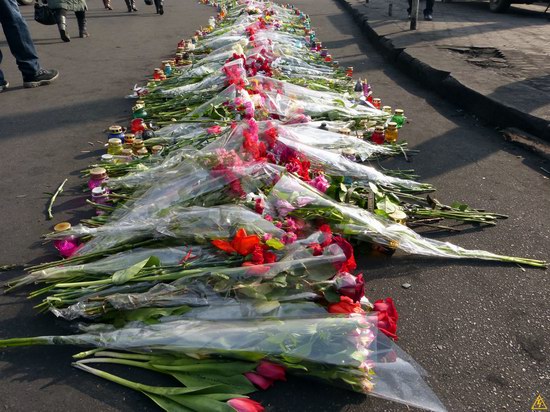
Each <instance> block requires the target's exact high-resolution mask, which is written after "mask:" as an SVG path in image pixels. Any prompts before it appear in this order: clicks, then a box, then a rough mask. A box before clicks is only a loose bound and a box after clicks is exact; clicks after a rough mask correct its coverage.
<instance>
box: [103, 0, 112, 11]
mask: <svg viewBox="0 0 550 412" xmlns="http://www.w3.org/2000/svg"><path fill="white" fill-rule="evenodd" d="M103 5H104V6H105V8H106V9H107V10H113V8H112V7H111V0H103Z"/></svg>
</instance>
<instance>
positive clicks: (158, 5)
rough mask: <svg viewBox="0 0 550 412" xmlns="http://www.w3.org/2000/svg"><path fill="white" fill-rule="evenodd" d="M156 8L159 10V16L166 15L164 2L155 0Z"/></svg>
mask: <svg viewBox="0 0 550 412" xmlns="http://www.w3.org/2000/svg"><path fill="white" fill-rule="evenodd" d="M155 7H156V8H157V14H160V15H163V14H164V2H163V0H155Z"/></svg>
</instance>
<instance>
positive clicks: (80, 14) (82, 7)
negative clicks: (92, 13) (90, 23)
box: [48, 0, 90, 42]
mask: <svg viewBox="0 0 550 412" xmlns="http://www.w3.org/2000/svg"><path fill="white" fill-rule="evenodd" d="M48 7H49V8H50V9H52V10H54V11H55V16H56V18H57V27H58V29H59V35H60V36H61V40H63V41H64V42H69V41H71V37H70V36H69V33H67V11H74V14H75V16H76V21H77V23H78V35H79V36H80V37H81V38H82V37H89V36H90V35H89V34H88V29H87V27H86V10H87V9H88V6H87V5H86V0H48Z"/></svg>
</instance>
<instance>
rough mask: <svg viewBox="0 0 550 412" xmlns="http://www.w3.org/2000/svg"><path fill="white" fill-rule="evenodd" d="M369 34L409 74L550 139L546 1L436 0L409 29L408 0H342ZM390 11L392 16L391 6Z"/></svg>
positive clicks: (499, 120)
mask: <svg viewBox="0 0 550 412" xmlns="http://www.w3.org/2000/svg"><path fill="white" fill-rule="evenodd" d="M339 1H340V2H341V3H342V4H343V5H344V6H345V8H346V9H348V10H349V11H351V12H352V14H353V16H354V18H355V20H356V21H357V22H358V23H359V24H360V25H361V26H362V28H363V29H364V31H365V32H366V34H367V35H368V36H369V38H370V39H371V40H373V41H374V42H375V44H378V45H379V46H380V47H381V48H382V51H384V52H385V53H386V54H387V55H388V57H389V58H390V59H391V60H393V61H394V62H395V63H397V64H398V65H399V66H400V67H401V68H403V69H404V70H406V71H407V72H409V74H411V75H412V76H414V77H416V78H417V79H419V80H421V81H423V82H424V83H425V84H427V85H429V86H430V87H432V88H434V89H436V90H437V91H438V92H439V93H440V94H442V95H444V96H445V97H446V98H448V99H450V100H452V101H454V102H455V103H458V104H459V105H461V106H462V107H463V108H465V109H467V110H468V111H470V112H472V113H474V114H476V115H478V116H479V117H482V118H484V119H486V120H488V121H489V122H490V123H491V124H493V125H495V126H499V127H509V126H513V127H517V128H520V129H522V130H524V131H527V132H530V133H532V134H534V135H536V136H538V137H540V138H543V139H545V140H546V141H547V142H548V141H550V48H549V45H550V20H549V17H550V13H547V14H544V13H543V11H544V9H545V6H546V5H545V4H544V5H543V3H539V4H537V5H512V7H511V9H510V11H509V12H508V13H507V14H496V13H491V12H490V11H489V5H488V3H486V2H485V3H483V2H454V3H440V2H436V4H435V6H434V20H433V21H431V22H428V21H424V20H423V18H422V10H423V8H424V4H425V3H424V2H423V1H421V3H420V10H419V18H420V20H419V21H418V25H417V26H418V29H417V30H416V31H410V30H409V26H410V22H409V20H408V18H407V11H406V9H407V1H406V0H398V1H394V0H369V2H368V3H365V1H364V0H339ZM391 3H393V4H392V16H389V14H388V12H389V8H390V4H391Z"/></svg>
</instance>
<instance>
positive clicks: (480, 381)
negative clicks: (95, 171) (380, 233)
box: [0, 0, 550, 412]
mask: <svg viewBox="0 0 550 412" xmlns="http://www.w3.org/2000/svg"><path fill="white" fill-rule="evenodd" d="M294 4H296V5H297V6H298V7H300V8H301V9H303V10H304V11H305V12H306V13H309V14H310V16H311V18H312V22H313V27H314V29H315V30H316V32H317V33H318V36H319V38H320V39H321V40H323V41H324V44H325V45H326V47H328V48H329V49H330V51H331V54H332V55H333V56H334V57H335V58H336V59H337V60H339V61H340V62H341V64H342V65H344V66H354V68H355V73H356V75H357V77H361V78H365V77H366V78H368V79H369V81H370V82H371V83H372V85H373V87H374V92H375V94H376V95H377V96H378V97H381V98H382V102H383V103H384V104H389V105H391V106H392V107H402V108H404V109H405V111H406V115H407V116H408V118H409V124H408V125H407V126H406V128H404V129H402V131H401V138H402V139H405V140H407V141H408V142H409V144H410V146H411V147H412V148H414V149H419V150H420V151H421V152H420V154H419V155H418V156H416V157H415V158H413V159H412V163H406V162H405V161H403V160H402V159H396V160H393V161H390V162H388V163H385V164H384V166H386V167H390V168H397V167H402V168H407V169H408V168H411V167H412V168H415V169H416V170H417V171H418V173H419V174H420V175H421V178H422V180H423V181H426V182H430V183H432V184H434V185H435V186H436V187H437V188H438V189H439V190H438V192H437V197H438V199H440V200H441V201H443V202H449V203H450V202H452V201H453V200H458V201H463V202H465V203H468V204H470V205H472V206H476V207H483V208H486V209H490V210H494V211H498V212H501V213H505V214H508V215H509V216H510V219H508V220H505V221H501V222H499V225H498V226H496V227H493V228H487V229H481V228H473V229H468V230H465V231H463V232H461V233H458V234H453V235H451V234H448V233H444V234H431V235H430V236H432V237H435V238H438V239H440V240H449V241H452V242H454V243H457V244H459V245H461V246H463V247H467V248H478V249H489V250H491V251H493V252H497V253H502V254H510V255H512V254H513V255H519V256H527V257H533V258H539V259H546V260H548V259H549V257H550V256H549V253H548V251H549V250H550V236H549V233H550V230H549V223H548V218H547V211H548V210H550V189H549V187H548V182H549V180H548V178H547V176H546V175H545V173H544V172H543V171H542V170H541V167H544V168H546V169H547V170H550V166H549V164H548V162H547V161H545V160H543V159H541V158H539V157H537V156H534V155H533V154H531V153H529V152H527V151H524V150H523V149H521V148H518V147H517V146H515V145H512V144H509V143H507V142H504V141H503V140H502V138H501V137H500V136H499V134H497V133H496V132H495V131H494V129H493V128H491V127H485V126H484V125H483V124H481V123H480V122H479V121H478V120H477V119H476V118H474V117H471V116H469V115H466V114H465V113H464V112H463V111H461V110H457V108H456V107H455V106H453V105H451V104H450V103H449V102H448V101H445V100H443V99H441V98H440V97H438V96H437V95H436V94H434V93H432V92H431V91H429V90H426V89H424V88H422V87H421V86H419V84H418V83H416V82H413V81H411V79H409V78H408V77H407V76H405V75H403V73H401V72H400V71H399V70H397V69H396V68H395V67H393V66H392V65H390V64H388V63H387V61H385V60H384V59H383V58H382V57H381V56H380V55H379V54H377V52H376V51H375V50H374V49H373V47H372V46H371V45H369V44H368V43H367V42H365V41H364V38H363V37H362V35H361V32H360V31H359V29H358V28H357V26H356V25H355V24H354V23H353V21H352V19H351V18H350V17H349V15H348V13H347V12H346V10H344V8H342V7H340V6H338V5H337V3H335V2H334V1H333V0H316V1H315V2H313V1H311V0H298V1H295V2H294ZM439 5H440V4H439V3H438V4H436V7H438V6H439ZM89 6H90V9H91V11H90V33H91V34H92V37H91V38H89V39H84V40H81V39H74V40H73V41H72V42H71V43H69V44H64V43H62V42H61V41H60V40H59V39H58V37H57V33H56V30H55V28H52V27H44V26H39V25H37V24H36V23H34V22H32V21H31V22H30V26H31V28H32V32H33V36H34V38H35V39H36V42H37V44H38V49H39V52H40V55H41V56H42V60H43V64H44V66H46V67H56V68H59V69H60V70H61V77H60V79H59V81H58V82H56V83H55V84H52V85H51V86H47V87H42V88H38V89H34V90H27V89H22V88H20V87H19V86H21V83H20V82H21V80H20V79H19V74H18V72H17V69H16V68H15V65H14V62H13V59H11V56H10V55H9V52H8V51H7V49H6V46H5V42H3V38H2V37H0V47H2V50H3V51H4V53H5V60H4V62H3V63H2V67H3V68H4V69H6V72H7V75H8V78H9V80H10V82H11V83H12V85H14V86H15V87H14V88H13V89H12V90H10V91H8V92H6V93H3V94H0V150H1V151H2V161H1V162H0V175H1V176H2V179H0V193H1V194H2V195H1V196H0V210H1V211H2V213H0V242H1V243H0V244H1V247H0V265H3V264H7V263H26V262H38V261H45V260H49V259H52V258H53V257H54V255H53V254H52V248H51V246H44V245H41V243H40V240H39V238H40V235H41V234H43V233H45V232H47V231H49V230H50V229H51V227H52V226H53V224H54V223H57V222H59V221H62V220H69V221H71V222H72V223H77V221H78V219H79V218H81V217H83V216H86V217H88V216H90V215H91V211H90V209H89V208H87V207H86V206H85V204H84V201H85V197H84V196H83V194H82V193H81V191H80V188H79V184H80V183H81V180H80V179H79V177H78V170H80V169H82V168H84V167H86V166H87V165H88V164H89V163H90V162H91V161H92V160H94V159H96V158H97V156H98V155H99V153H100V152H101V150H100V146H101V145H100V144H99V143H98V141H100V142H104V141H105V136H104V135H103V134H102V132H101V131H102V130H103V129H104V128H105V127H107V126H109V125H110V124H112V123H122V124H127V122H128V118H129V115H130V107H131V102H130V101H126V100H124V99H123V96H125V95H126V94H128V93H129V92H130V89H131V87H132V86H133V84H134V83H137V82H141V81H142V80H143V79H144V78H145V77H146V76H147V75H149V74H150V73H152V70H153V68H154V67H156V66H157V64H158V62H160V61H161V60H162V59H163V58H164V57H165V56H168V55H170V54H171V53H173V51H174V47H175V45H176V43H177V40H178V39H179V38H180V36H189V35H190V34H191V33H192V32H193V31H194V29H195V28H196V27H197V26H199V25H200V24H204V23H206V21H207V18H208V16H210V15H211V14H212V9H210V8H209V7H205V6H200V5H198V4H196V3H195V2H194V1H191V0H185V1H183V0H182V1H178V2H176V1H175V0H168V4H167V14H165V15H164V16H163V17H158V16H155V15H154V14H153V13H152V10H151V9H150V8H149V9H146V7H145V6H144V5H141V7H140V12H139V13H137V14H132V15H128V14H127V13H126V12H124V9H125V7H124V5H123V2H122V0H119V1H118V2H117V3H115V10H114V11H113V12H107V11H104V10H102V7H101V2H100V1H99V0H95V1H94V2H93V3H92V2H91V1H90V3H89ZM31 9H32V8H26V9H24V11H25V15H26V16H27V17H28V18H31V12H32V10H31ZM436 16H437V12H436ZM75 23H76V22H75V20H74V18H72V17H71V21H70V24H71V26H70V30H71V34H72V35H73V36H74V34H75V33H76V24H75ZM88 142H90V143H93V146H92V145H90V144H89V143H88ZM65 177H69V182H68V183H67V186H66V191H65V192H64V193H63V194H62V196H61V197H60V198H59V199H58V201H57V202H56V205H55V207H54V220H53V221H47V220H46V219H45V210H46V205H47V202H48V196H44V195H43V194H42V193H43V192H47V191H50V192H51V191H54V190H55V188H56V187H57V185H58V184H59V183H61V181H63V179H64V178H65ZM359 255H360V256H359V264H360V269H361V270H362V271H363V272H364V274H365V277H366V280H367V293H368V295H369V297H371V298H372V299H380V298H385V297H387V296H391V297H393V298H394V299H395V301H396V305H397V308H398V310H399V314H400V322H399V331H398V332H399V336H400V340H399V342H398V343H399V344H400V346H401V347H402V348H403V349H404V350H406V351H407V352H408V353H409V354H410V355H411V356H413V357H414V358H415V359H416V360H417V361H418V362H419V363H420V365H421V366H423V367H424V368H425V369H426V370H427V372H428V374H429V375H430V377H429V378H428V381H429V383H430V384H431V386H432V387H433V389H434V391H435V392H436V393H437V394H438V395H439V396H440V397H441V399H442V401H443V402H444V404H445V405H446V406H447V407H448V408H449V410H451V411H467V410H472V411H496V410H505V409H506V410H508V411H523V410H530V407H531V404H532V402H533V401H534V399H535V395H536V393H537V392H540V393H541V394H542V395H543V396H544V397H545V399H546V401H547V402H548V400H549V399H550V389H549V388H550V375H549V372H548V371H549V368H548V339H547V338H548V336H550V329H549V325H550V306H549V303H548V291H549V290H550V284H549V280H548V273H547V272H546V271H542V270H534V269H525V271H524V270H522V269H521V268H519V267H517V266H509V265H499V264H494V263H479V262H472V261H467V262H466V261H452V260H434V259H419V258H412V257H408V256H404V255H396V256H394V257H393V258H392V259H390V260H381V261H379V260H375V261H373V260H372V259H370V258H369V257H367V256H362V253H361V251H359ZM16 275H17V271H14V272H10V273H6V274H2V273H0V276H2V277H5V278H6V279H7V278H9V277H11V276H16ZM404 283H410V284H411V285H412V287H411V288H410V289H404V288H402V287H401V285H402V284H404ZM33 303H36V302H32V301H28V300H27V299H26V297H25V293H24V291H22V292H21V293H17V294H14V295H0V337H2V338H4V337H14V336H33V335H38V334H59V333H67V332H71V328H70V327H69V326H68V324H67V323H65V322H61V321H57V320H55V319H54V318H53V316H52V315H49V314H43V315H37V314H36V313H35V312H34V311H33V309H32V304H33ZM77 351H78V349H77V348H65V347H59V348H58V347H44V348H41V347H35V348H21V349H18V350H9V351H0V410H6V411H15V412H22V411H33V412H34V411H40V412H41V411H49V412H58V411H59V412H61V411H63V412H66V411H73V410H74V411H76V410H78V411H81V412H92V411H93V412H97V411H128V412H129V411H153V410H156V408H155V406H154V405H153V404H152V403H151V402H150V401H148V400H147V399H145V398H144V397H143V396H141V395H140V394H139V393H135V392H132V391H130V390H128V389H125V388H122V387H120V386H117V385H114V384H110V383H108V382H105V381H102V380H100V379H98V378H95V377H93V376H89V375H86V374H84V373H83V372H81V371H78V370H75V369H73V368H71V366H70V362H71V355H72V354H74V353H75V352H77ZM117 371H120V370H119V369H117ZM132 378H135V379H138V380H139V379H141V378H143V379H142V380H143V381H144V382H148V383H156V382H152V381H151V377H150V376H148V375H144V376H135V375H134V376H132ZM254 398H255V399H258V400H261V401H262V402H263V403H264V405H265V406H266V409H267V410H268V411H270V412H275V411H277V412H279V411H292V412H294V411H300V412H301V411H315V412H324V411H327V412H329V411H348V412H355V411H357V412H359V411H376V412H381V411H390V412H391V411H406V410H408V409H407V408H406V407H404V406H400V405H397V404H394V403H391V402H389V401H386V400H379V399H372V398H365V397H363V396H360V395H357V394H353V393H351V392H348V391H345V390H340V389H337V388H333V387H329V386H327V385H324V384H320V383H318V382H314V381H313V382H312V381H306V380H302V379H290V380H289V382H287V383H281V384H278V385H276V387H275V388H273V389H270V390H269V391H266V392H264V393H261V394H256V395H254Z"/></svg>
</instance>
